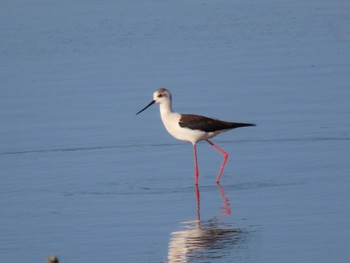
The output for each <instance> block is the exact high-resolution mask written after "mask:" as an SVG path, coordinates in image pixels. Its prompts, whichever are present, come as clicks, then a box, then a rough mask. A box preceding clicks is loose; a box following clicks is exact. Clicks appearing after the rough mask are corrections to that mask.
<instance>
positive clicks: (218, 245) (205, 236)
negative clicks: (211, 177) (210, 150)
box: [168, 184, 244, 263]
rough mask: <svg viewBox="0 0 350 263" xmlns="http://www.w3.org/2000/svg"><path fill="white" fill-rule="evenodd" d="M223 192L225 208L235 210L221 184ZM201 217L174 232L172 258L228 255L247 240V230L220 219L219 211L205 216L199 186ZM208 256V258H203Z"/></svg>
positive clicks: (179, 262) (179, 261)
mask: <svg viewBox="0 0 350 263" xmlns="http://www.w3.org/2000/svg"><path fill="white" fill-rule="evenodd" d="M218 188H219V191H220V196H221V197H222V199H223V201H224V205H223V206H222V212H223V213H224V214H225V215H229V214H231V208H230V201H229V199H228V198H227V196H226V193H225V191H224V188H223V187H222V186H221V185H219V184H218ZM195 195H196V203H197V220H189V221H185V222H181V229H180V230H179V231H174V232H172V233H171V238H170V242H169V250H168V262H172V263H175V262H176V263H184V262H192V261H196V260H201V262H210V261H211V260H214V259H218V258H222V257H227V256H228V255H229V254H230V253H232V251H233V249H234V248H235V247H239V246H237V244H239V243H241V242H242V240H243V236H244V232H243V231H242V230H240V229H237V228H233V227H232V226H231V225H229V224H226V223H225V222H222V221H221V220H217V217H218V215H216V216H214V217H213V218H211V219H209V220H203V219H201V206H200V189H199V187H198V185H196V186H195ZM220 214H221V213H220ZM203 260H204V261H203Z"/></svg>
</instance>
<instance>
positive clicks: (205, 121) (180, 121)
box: [136, 88, 255, 185]
mask: <svg viewBox="0 0 350 263" xmlns="http://www.w3.org/2000/svg"><path fill="white" fill-rule="evenodd" d="M154 103H158V104H159V109H160V116H161V119H162V121H163V124H164V126H165V129H166V130H167V131H168V132H169V133H170V134H171V135H172V136H173V137H175V138H176V139H178V140H182V141H188V142H191V143H192V145H193V154H194V166H195V184H196V185H198V176H199V171H198V162H197V147H196V144H197V142H199V141H202V140H205V141H206V142H207V143H209V144H210V145H211V146H213V147H214V148H215V149H216V150H218V151H219V152H221V153H222V154H223V156H224V160H223V162H222V165H221V168H220V171H219V174H218V176H217V178H216V183H220V178H221V174H222V172H223V170H224V167H225V164H226V162H227V158H228V153H227V152H225V151H224V150H223V149H221V148H220V147H218V146H217V145H215V144H214V143H212V142H211V141H209V139H210V138H213V137H214V136H216V135H218V134H220V133H222V132H225V131H229V130H231V129H235V128H239V127H246V126H255V124H252V123H238V122H228V121H221V120H217V119H212V118H208V117H204V116H200V115H194V114H180V113H177V112H173V109H172V104H171V103H172V98H171V93H170V92H169V91H168V90H167V89H164V88H160V89H158V90H157V91H156V92H154V94H153V100H152V101H151V102H150V103H149V104H148V105H147V106H146V107H144V108H143V109H142V110H140V111H139V112H138V113H136V115H137V114H139V113H141V112H143V111H144V110H145V109H147V108H148V107H150V106H151V105H153V104H154Z"/></svg>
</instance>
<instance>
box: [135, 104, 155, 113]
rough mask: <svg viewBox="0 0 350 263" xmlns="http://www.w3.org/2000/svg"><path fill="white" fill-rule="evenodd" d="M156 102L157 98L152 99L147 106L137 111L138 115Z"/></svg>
mask: <svg viewBox="0 0 350 263" xmlns="http://www.w3.org/2000/svg"><path fill="white" fill-rule="evenodd" d="M155 102H156V101H155V100H152V101H151V102H150V103H149V104H148V105H147V106H146V107H144V108H143V109H142V110H140V111H139V112H138V113H136V115H137V114H139V113H141V112H143V111H144V110H145V109H147V108H148V107H149V106H151V105H153V104H154V103H155Z"/></svg>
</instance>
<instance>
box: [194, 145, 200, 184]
mask: <svg viewBox="0 0 350 263" xmlns="http://www.w3.org/2000/svg"><path fill="white" fill-rule="evenodd" d="M193 154H194V169H195V172H194V176H195V184H196V185H198V175H199V171H198V162H197V147H196V144H193Z"/></svg>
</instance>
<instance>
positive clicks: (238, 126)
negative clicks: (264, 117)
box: [230, 122, 256, 129]
mask: <svg viewBox="0 0 350 263" xmlns="http://www.w3.org/2000/svg"><path fill="white" fill-rule="evenodd" d="M230 126H231V128H232V129H235V128H240V127H248V126H256V124H254V123H243V122H231V125H230Z"/></svg>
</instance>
